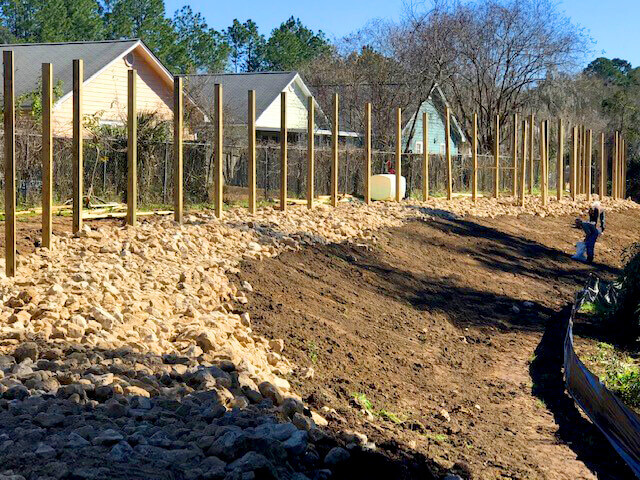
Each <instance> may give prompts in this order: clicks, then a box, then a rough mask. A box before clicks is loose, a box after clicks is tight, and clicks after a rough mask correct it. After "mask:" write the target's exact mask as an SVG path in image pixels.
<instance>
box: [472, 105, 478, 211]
mask: <svg viewBox="0 0 640 480" xmlns="http://www.w3.org/2000/svg"><path fill="white" fill-rule="evenodd" d="M471 148H472V150H471V156H472V161H473V172H472V176H471V197H472V199H473V202H474V203H475V202H477V201H478V114H477V113H474V114H473V139H472V146H471Z"/></svg>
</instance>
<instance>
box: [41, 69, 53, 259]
mask: <svg viewBox="0 0 640 480" xmlns="http://www.w3.org/2000/svg"><path fill="white" fill-rule="evenodd" d="M52 105H53V66H52V65H51V64H50V63H43V64H42V246H43V247H45V248H51V234H52V219H51V210H52V208H53V137H52V128H51V109H52Z"/></svg>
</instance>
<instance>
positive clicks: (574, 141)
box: [569, 126, 578, 201]
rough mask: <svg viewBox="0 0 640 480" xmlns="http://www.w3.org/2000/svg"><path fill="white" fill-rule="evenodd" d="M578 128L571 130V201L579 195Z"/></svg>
mask: <svg viewBox="0 0 640 480" xmlns="http://www.w3.org/2000/svg"><path fill="white" fill-rule="evenodd" d="M577 162H578V127H575V126H574V127H573V129H572V130H571V163H570V165H569V166H570V178H569V183H570V184H571V185H570V187H571V199H572V200H573V201H575V200H576V197H577V195H578V192H577V189H578V185H577V183H578V182H577V169H578V165H577Z"/></svg>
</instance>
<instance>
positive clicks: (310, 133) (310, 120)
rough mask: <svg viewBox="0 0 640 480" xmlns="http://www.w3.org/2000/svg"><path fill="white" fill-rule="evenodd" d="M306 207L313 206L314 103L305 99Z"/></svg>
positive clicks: (311, 98) (311, 99)
mask: <svg viewBox="0 0 640 480" xmlns="http://www.w3.org/2000/svg"><path fill="white" fill-rule="evenodd" d="M307 102H308V105H307V111H308V114H307V208H313V196H314V187H315V185H314V181H315V178H316V175H315V168H316V167H315V114H316V110H315V103H314V101H313V97H309V98H308V99H307Z"/></svg>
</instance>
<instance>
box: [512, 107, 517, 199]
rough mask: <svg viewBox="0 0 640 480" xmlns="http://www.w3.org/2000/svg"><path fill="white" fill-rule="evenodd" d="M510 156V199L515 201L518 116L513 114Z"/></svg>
mask: <svg viewBox="0 0 640 480" xmlns="http://www.w3.org/2000/svg"><path fill="white" fill-rule="evenodd" d="M511 155H512V157H513V191H512V193H511V195H512V197H513V198H514V199H515V198H516V196H517V195H518V114H517V113H514V114H513V145H512V146H511Z"/></svg>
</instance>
